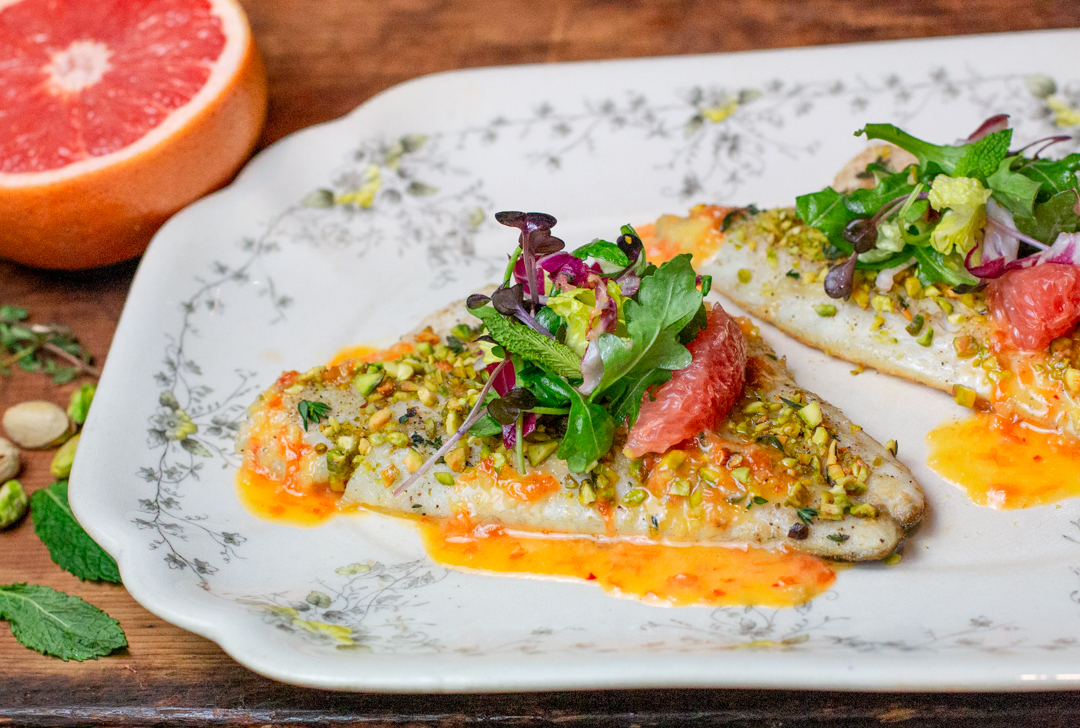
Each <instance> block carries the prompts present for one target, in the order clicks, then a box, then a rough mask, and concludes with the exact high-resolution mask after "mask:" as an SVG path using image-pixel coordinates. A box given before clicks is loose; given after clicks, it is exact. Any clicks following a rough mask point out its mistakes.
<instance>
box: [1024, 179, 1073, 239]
mask: <svg viewBox="0 0 1080 728" xmlns="http://www.w3.org/2000/svg"><path fill="white" fill-rule="evenodd" d="M1075 204H1076V193H1075V192H1073V191H1072V190H1065V191H1064V192H1059V193H1057V194H1056V195H1054V196H1053V197H1051V198H1050V199H1049V200H1047V201H1046V202H1041V203H1038V204H1036V205H1035V214H1034V215H1030V216H1028V215H1017V216H1014V217H1013V220H1014V221H1015V222H1016V228H1017V229H1018V230H1019V231H1020V232H1022V233H1023V234H1024V235H1028V236H1030V237H1033V238H1035V239H1036V240H1039V241H1042V242H1044V243H1046V244H1047V245H1053V244H1054V240H1056V239H1057V236H1058V234H1059V233H1074V232H1076V230H1077V228H1080V217H1078V216H1077V214H1076V211H1075V210H1074V209H1073V206H1074V205H1075Z"/></svg>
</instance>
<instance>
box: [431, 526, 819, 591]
mask: <svg viewBox="0 0 1080 728" xmlns="http://www.w3.org/2000/svg"><path fill="white" fill-rule="evenodd" d="M419 528H420V535H421V539H422V540H423V543H424V546H425V548H426V549H427V552H428V555H430V556H431V558H432V559H433V560H435V561H436V562H438V563H440V564H443V565H445V566H450V567H455V568H462V569H476V570H480V571H487V572H496V573H512V574H532V575H542V576H551V577H562V578H570V579H574V580H581V581H586V582H592V583H595V584H597V585H598V586H600V587H601V588H602V589H603V590H604V591H606V592H609V593H611V594H615V595H619V596H628V597H636V598H639V599H642V600H644V601H648V602H653V603H661V604H666V605H670V606H678V607H682V606H692V605H699V606H709V607H719V606H750V605H760V606H767V607H794V606H798V605H799V604H804V603H806V602H808V601H810V600H811V599H813V598H814V597H816V596H818V595H820V594H822V593H824V592H826V591H828V589H829V588H830V587H831V586H832V584H833V582H834V581H836V572H835V570H834V569H833V568H832V567H831V566H830V565H829V563H828V562H826V561H824V560H823V559H819V558H816V557H814V556H810V555H808V554H804V553H801V552H799V551H785V550H776V551H772V550H767V549H760V548H746V549H741V548H732V547H725V546H702V545H690V546H675V545H670V544H660V543H651V542H643V541H620V540H610V539H592V538H583V537H566V536H559V535H550V534H547V535H546V534H522V533H521V532H514V533H508V532H507V531H506V530H504V529H502V528H500V527H497V526H483V525H480V526H477V525H474V524H472V523H470V522H469V521H468V519H466V518H463V517H457V518H454V519H450V520H449V521H434V520H424V521H422V522H421V523H420V526H419Z"/></svg>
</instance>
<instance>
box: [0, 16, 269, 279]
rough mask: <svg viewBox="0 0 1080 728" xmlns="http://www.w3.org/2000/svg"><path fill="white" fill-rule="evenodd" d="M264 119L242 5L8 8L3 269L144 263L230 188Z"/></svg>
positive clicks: (2, 68)
mask: <svg viewBox="0 0 1080 728" xmlns="http://www.w3.org/2000/svg"><path fill="white" fill-rule="evenodd" d="M265 111H266V80H265V74H264V72H263V69H262V64H261V62H260V60H259V57H258V54H257V51H256V49H255V46H254V44H253V42H252V39H251V33H250V30H249V28H248V25H247V21H246V19H245V18H244V15H243V12H242V10H241V9H240V7H239V6H238V5H237V4H236V3H235V2H234V1H233V0H111V1H110V0H14V1H12V0H0V255H2V256H5V257H8V258H12V259H14V260H16V261H19V262H21V263H26V264H29V265H35V266H41V267H46V268H68V269H72V268H88V267H93V266H99V265H105V264H108V263H114V262H117V261H120V260H124V259H126V258H130V257H133V256H135V255H138V254H139V253H140V252H142V250H143V248H145V246H146V244H147V242H148V241H149V239H150V236H151V235H152V234H153V233H154V231H155V230H156V229H157V228H158V227H159V226H160V225H161V223H162V222H164V221H165V219H167V218H168V217H169V216H170V215H172V214H173V213H174V212H176V211H177V210H179V209H180V208H181V207H183V206H184V205H187V204H188V203H190V202H192V201H193V200H195V199H196V198H198V197H200V196H201V195H203V194H206V193H207V192H209V191H210V190H212V189H214V188H216V187H218V186H220V185H222V184H224V183H225V182H227V181H228V179H229V178H230V177H231V176H232V175H233V173H234V172H235V171H236V169H237V168H238V167H239V165H240V164H241V163H242V162H243V160H244V159H245V158H246V157H247V155H248V154H249V153H250V151H251V149H252V148H253V147H254V145H255V142H256V141H257V139H258V134H259V131H260V129H261V126H262V121H263V117H264V115H265Z"/></svg>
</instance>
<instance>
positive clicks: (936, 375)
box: [667, 209, 1080, 436]
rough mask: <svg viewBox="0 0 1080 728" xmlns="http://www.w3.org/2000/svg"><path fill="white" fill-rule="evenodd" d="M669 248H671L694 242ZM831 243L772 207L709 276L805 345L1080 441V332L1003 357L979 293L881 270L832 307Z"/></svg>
mask: <svg viewBox="0 0 1080 728" xmlns="http://www.w3.org/2000/svg"><path fill="white" fill-rule="evenodd" d="M695 214H698V213H697V212H695V211H691V215H695ZM675 229H678V228H675ZM667 242H668V244H669V247H671V248H672V249H673V250H680V249H686V250H690V249H693V248H694V245H695V243H694V241H688V240H687V241H667ZM822 242H823V237H822V234H821V232H820V231H818V230H816V229H814V228H810V227H807V226H806V225H803V224H802V221H801V220H799V218H798V217H797V215H796V214H795V211H794V210H792V209H775V210H767V211H765V212H762V213H759V214H757V215H751V216H746V217H742V218H740V219H739V220H738V221H737V222H735V223H734V224H732V225H731V227H730V228H729V229H728V231H727V232H726V233H725V235H724V242H723V244H721V245H720V247H719V248H718V250H717V251H716V253H715V254H714V255H713V256H712V257H711V258H710V259H709V260H707V261H705V262H704V264H703V265H701V266H700V269H701V271H702V272H703V273H705V274H710V275H712V276H713V286H714V288H715V289H716V290H718V291H720V292H721V293H723V294H724V295H725V296H727V297H728V298H730V299H731V300H733V301H734V302H735V303H737V304H738V305H739V306H740V307H742V308H743V309H744V310H746V311H748V312H750V313H752V314H754V315H756V316H759V317H760V318H762V319H764V320H766V321H768V322H769V323H771V324H773V325H775V326H776V327H777V328H779V329H780V330H781V331H783V332H784V333H786V334H788V335H790V336H792V337H793V338H795V339H798V340H799V341H801V342H803V343H804V344H807V345H809V346H813V347H815V348H818V349H821V350H823V351H825V352H826V353H829V354H832V355H833V356H837V357H840V358H842V359H846V360H848V361H851V362H854V363H855V364H859V365H862V366H867V367H872V368H874V369H878V370H880V371H883V372H885V373H888V374H893V375H896V376H900V377H903V378H905V379H909V380H912V381H915V382H919V383H922V384H926V385H929V386H931V387H934V388H936V389H940V390H943V391H946V392H949V393H951V394H953V395H954V397H955V398H956V401H957V402H958V403H960V404H962V405H964V406H968V407H975V406H986V405H987V404H988V403H992V404H993V407H994V409H995V410H997V411H998V412H1000V413H1001V414H1004V415H1009V416H1020V417H1023V418H1024V419H1027V420H1029V421H1031V422H1034V423H1036V424H1038V425H1040V426H1044V427H1048V428H1057V429H1059V430H1061V431H1063V432H1067V433H1070V434H1073V435H1077V436H1080V332H1077V331H1075V330H1074V331H1073V332H1072V333H1071V334H1069V335H1066V336H1063V337H1060V338H1058V339H1056V340H1054V341H1053V342H1052V343H1051V345H1050V347H1049V348H1048V349H1047V350H1046V351H1044V352H1029V353H1019V352H1015V351H1009V350H1005V349H1002V348H1001V347H999V348H998V350H997V351H995V349H994V346H993V339H994V336H995V324H994V322H993V320H992V317H991V315H990V312H989V310H988V306H987V301H986V298H985V296H984V294H983V292H982V291H976V292H972V293H964V294H957V293H955V292H954V291H952V290H951V289H947V288H943V287H937V286H926V287H924V286H922V285H921V284H920V283H919V280H918V278H916V277H915V276H914V275H913V273H912V269H907V270H904V271H901V272H899V273H898V274H896V276H895V277H894V284H893V286H892V288H891V289H890V290H889V291H887V292H883V291H881V290H879V289H878V288H877V286H876V284H875V277H876V275H877V274H876V273H874V272H873V271H856V273H855V281H854V287H853V290H852V294H851V297H850V299H848V300H847V301H843V300H835V299H831V298H829V297H828V296H827V295H826V294H825V291H824V288H823V286H822V283H823V281H824V278H825V274H826V273H827V272H828V270H829V264H830V262H829V261H828V260H826V259H825V257H824V254H823V253H822V247H821V244H822ZM1018 373H1019V374H1021V375H1022V376H1018ZM1018 380H1022V383H1021V381H1018Z"/></svg>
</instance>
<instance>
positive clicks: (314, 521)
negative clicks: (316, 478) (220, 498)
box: [236, 467, 361, 526]
mask: <svg viewBox="0 0 1080 728" xmlns="http://www.w3.org/2000/svg"><path fill="white" fill-rule="evenodd" d="M236 486H237V489H238V490H239V492H240V502H241V503H242V504H243V505H244V507H245V508H247V509H248V510H249V511H251V512H252V513H254V514H255V515H256V516H259V517H261V518H265V519H266V520H268V521H276V522H278V523H287V524H289V525H291V526H318V525H320V524H323V523H325V522H326V521H328V520H330V519H331V518H333V517H334V516H336V515H337V514H339V513H349V512H353V511H359V510H361V508H360V507H359V506H358V505H356V504H349V505H346V504H344V503H343V502H342V499H341V493H335V492H334V491H332V490H330V489H329V488H327V487H325V485H316V486H315V487H312V488H308V489H306V490H298V489H297V488H296V484H295V483H290V482H288V481H286V482H280V481H276V480H273V479H271V478H269V477H267V476H266V475H261V474H259V473H257V472H255V471H254V470H252V469H249V468H245V467H241V468H240V472H238V473H237V474H236Z"/></svg>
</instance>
